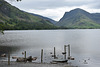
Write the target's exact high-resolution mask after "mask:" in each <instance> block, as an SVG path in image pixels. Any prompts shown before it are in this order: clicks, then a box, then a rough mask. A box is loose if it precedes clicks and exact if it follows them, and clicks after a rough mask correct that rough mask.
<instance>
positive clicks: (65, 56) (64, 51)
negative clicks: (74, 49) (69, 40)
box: [64, 45, 66, 60]
mask: <svg viewBox="0 0 100 67" xmlns="http://www.w3.org/2000/svg"><path fill="white" fill-rule="evenodd" d="M64 53H65V54H64V59H65V60H66V45H64Z"/></svg>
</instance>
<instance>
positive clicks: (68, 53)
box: [68, 44, 70, 57]
mask: <svg viewBox="0 0 100 67" xmlns="http://www.w3.org/2000/svg"><path fill="white" fill-rule="evenodd" d="M68 57H70V44H69V45H68Z"/></svg>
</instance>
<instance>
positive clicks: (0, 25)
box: [0, 0, 21, 34]
mask: <svg viewBox="0 0 100 67" xmlns="http://www.w3.org/2000/svg"><path fill="white" fill-rule="evenodd" d="M10 1H14V0H10ZM16 1H21V0H16ZM2 5H3V4H1V5H0V6H2ZM0 23H1V22H0ZM3 27H4V26H3V25H2V24H0V32H1V33H2V34H4V32H3Z"/></svg>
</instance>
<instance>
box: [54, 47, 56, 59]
mask: <svg viewBox="0 0 100 67" xmlns="http://www.w3.org/2000/svg"><path fill="white" fill-rule="evenodd" d="M54 59H56V49H55V47H54Z"/></svg>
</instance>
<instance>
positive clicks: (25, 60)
mask: <svg viewBox="0 0 100 67" xmlns="http://www.w3.org/2000/svg"><path fill="white" fill-rule="evenodd" d="M25 63H26V51H25Z"/></svg>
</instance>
